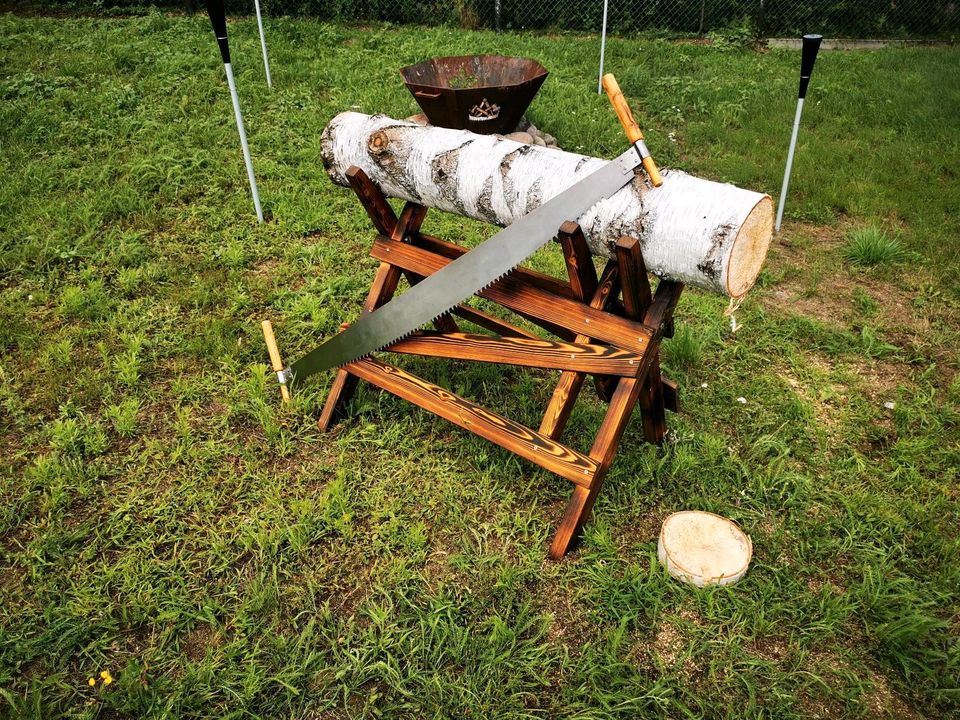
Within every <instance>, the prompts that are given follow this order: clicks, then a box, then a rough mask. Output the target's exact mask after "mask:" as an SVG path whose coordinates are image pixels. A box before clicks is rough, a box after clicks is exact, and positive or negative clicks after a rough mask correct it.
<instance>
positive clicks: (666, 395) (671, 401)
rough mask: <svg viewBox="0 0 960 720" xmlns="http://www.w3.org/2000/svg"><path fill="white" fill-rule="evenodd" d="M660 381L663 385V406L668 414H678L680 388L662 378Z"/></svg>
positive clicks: (671, 381)
mask: <svg viewBox="0 0 960 720" xmlns="http://www.w3.org/2000/svg"><path fill="white" fill-rule="evenodd" d="M660 381H661V382H662V383H663V406H664V407H665V408H666V409H667V410H669V411H670V412H680V386H679V385H677V383H675V382H674V381H673V380H670V379H669V378H665V377H663V376H661V377H660Z"/></svg>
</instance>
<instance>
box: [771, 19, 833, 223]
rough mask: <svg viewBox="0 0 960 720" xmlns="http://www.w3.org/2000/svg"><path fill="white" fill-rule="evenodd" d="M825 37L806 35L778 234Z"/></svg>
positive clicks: (778, 220)
mask: <svg viewBox="0 0 960 720" xmlns="http://www.w3.org/2000/svg"><path fill="white" fill-rule="evenodd" d="M822 40H823V35H804V36H803V53H802V56H801V58H800V92H799V94H798V98H797V114H796V115H795V116H794V118H793V134H792V135H791V137H790V150H789V151H788V152H787V168H786V170H785V171H784V173H783V189H782V190H781V191H780V202H779V204H778V207H777V232H780V223H781V222H782V221H783V206H784V204H785V203H786V200H787V188H788V187H789V186H790V170H791V169H793V153H794V150H796V147H797V133H798V132H799V131H800V115H801V114H802V113H803V100H804V98H805V97H806V96H807V85H809V84H810V76H811V75H812V74H813V64H814V63H815V62H816V61H817V51H818V50H819V49H820V42H821V41H822Z"/></svg>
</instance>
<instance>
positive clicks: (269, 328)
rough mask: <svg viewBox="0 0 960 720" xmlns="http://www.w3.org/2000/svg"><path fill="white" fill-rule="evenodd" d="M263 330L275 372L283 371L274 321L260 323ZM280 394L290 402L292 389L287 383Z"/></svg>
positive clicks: (282, 386) (281, 388)
mask: <svg viewBox="0 0 960 720" xmlns="http://www.w3.org/2000/svg"><path fill="white" fill-rule="evenodd" d="M260 328H261V329H262V330H263V339H264V342H266V343H267V352H268V353H269V354H270V366H271V367H272V368H273V371H274V372H275V373H278V372H282V371H283V360H282V359H281V358H280V348H278V347H277V338H276V337H275V336H274V334H273V323H271V322H270V321H269V320H264V321H263V322H262V323H260ZM280 395H281V396H282V397H283V401H284V402H285V403H287V402H290V389H289V388H288V387H287V386H286V385H281V386H280Z"/></svg>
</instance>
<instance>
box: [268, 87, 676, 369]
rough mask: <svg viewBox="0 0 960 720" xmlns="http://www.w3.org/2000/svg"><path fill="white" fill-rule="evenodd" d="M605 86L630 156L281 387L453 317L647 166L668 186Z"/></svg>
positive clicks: (350, 333) (435, 279) (368, 321)
mask: <svg viewBox="0 0 960 720" xmlns="http://www.w3.org/2000/svg"><path fill="white" fill-rule="evenodd" d="M604 87H605V89H606V90H607V94H608V95H609V96H610V102H611V103H612V104H613V107H614V110H615V111H616V113H617V117H618V118H619V119H620V122H621V123H622V124H623V127H624V129H625V130H626V132H627V138H628V139H629V140H630V142H631V147H630V149H629V150H627V151H626V152H624V153H623V154H622V155H620V157H618V158H616V159H614V160H612V161H610V162H609V163H607V164H606V165H604V166H603V167H602V168H600V169H599V170H597V171H596V172H594V173H591V174H590V175H589V176H587V177H586V178H584V179H583V180H581V181H580V182H578V183H576V184H575V185H573V186H571V187H569V188H567V189H566V190H564V191H563V192H562V193H560V194H559V195H557V196H556V197H553V198H551V199H550V200H549V201H548V202H545V203H544V204H543V205H541V206H540V207H538V208H536V209H535V210H532V211H531V212H529V213H527V214H526V215H524V216H523V217H521V218H520V219H519V220H517V221H516V222H514V223H513V224H511V225H510V226H508V227H506V228H504V229H503V230H501V231H500V232H498V233H497V234H496V235H494V236H493V237H491V238H490V239H488V240H487V241H486V242H484V243H482V244H480V245H479V246H477V247H476V248H474V249H473V250H471V251H470V252H468V253H465V254H464V255H461V256H460V257H459V258H457V259H456V260H454V261H453V262H451V263H449V264H448V265H446V266H445V267H443V268H442V269H441V270H438V271H437V272H435V273H434V274H432V275H429V276H427V277H426V278H424V279H423V280H421V281H420V282H418V283H417V284H416V285H414V286H413V287H411V288H410V289H409V290H407V292H405V293H403V294H402V295H399V296H397V297H395V298H394V299H393V300H391V301H390V302H388V303H386V304H385V305H382V306H381V307H380V308H378V309H377V310H375V311H374V312H372V313H369V314H366V315H363V316H362V317H360V318H359V319H358V320H357V321H356V322H355V323H353V324H352V325H350V326H349V327H347V329H346V330H344V331H343V332H341V333H340V334H338V335H335V336H334V337H332V338H331V339H330V340H328V341H327V342H325V343H324V344H323V345H321V346H320V347H318V348H316V349H315V350H313V351H312V352H310V353H307V354H306V355H305V356H304V357H302V358H300V359H299V360H297V361H296V362H295V363H293V364H292V365H291V366H290V367H289V368H284V369H282V370H280V371H279V372H278V373H277V376H278V378H279V379H280V382H281V384H285V385H290V384H292V383H294V382H297V383H299V382H302V381H303V380H304V379H305V378H306V377H308V376H310V375H313V374H314V373H318V372H321V371H323V370H328V369H330V368H333V367H337V366H340V365H345V364H347V363H349V362H351V361H352V360H356V359H358V358H362V357H364V356H366V355H369V354H370V353H372V352H375V351H377V350H381V349H383V348H385V347H387V346H388V345H391V344H393V343H394V342H396V341H397V340H400V339H402V338H404V337H406V336H407V335H409V334H410V333H412V332H414V331H416V330H417V329H418V328H420V327H421V326H423V325H426V324H427V323H429V322H430V321H431V320H435V319H436V318H438V317H440V316H441V315H445V314H446V313H447V312H449V311H450V310H451V309H452V308H454V307H456V306H457V305H459V304H460V303H461V302H463V301H464V300H466V299H467V298H469V297H471V296H473V295H474V294H475V293H477V292H479V291H480V290H483V289H484V288H486V287H487V286H489V285H491V284H493V283H494V282H496V281H497V280H499V279H500V278H501V277H503V276H504V275H506V274H507V273H508V272H510V271H511V270H513V269H514V268H515V267H517V266H518V265H519V264H520V263H521V262H523V261H524V260H526V259H527V258H528V257H530V256H531V255H532V254H533V253H534V252H536V251H537V250H538V249H539V248H540V247H542V246H543V245H546V244H547V243H548V242H549V241H550V240H551V239H552V238H553V237H554V236H555V235H556V231H557V228H558V227H560V225H562V224H563V223H564V222H565V221H567V220H570V219H571V218H578V217H580V215H582V214H583V213H585V212H586V211H587V210H589V209H590V208H591V207H593V206H594V205H595V204H596V203H598V202H599V201H600V200H602V199H604V198H606V197H609V196H610V195H613V194H614V193H615V192H617V191H618V190H619V189H620V188H622V187H623V186H624V185H626V184H627V183H628V182H630V181H631V180H632V179H633V177H634V170H635V169H636V168H637V166H639V165H641V164H642V165H643V166H644V168H645V169H646V170H647V174H648V175H649V177H650V181H651V183H652V184H653V185H654V186H655V187H656V186H659V185H661V184H662V182H663V181H662V179H661V177H660V173H659V171H658V170H657V166H656V164H655V163H654V162H653V158H652V157H650V152H649V150H647V146H646V144H645V143H644V142H643V134H642V133H641V132H640V128H639V127H638V126H637V123H636V121H634V119H633V115H632V113H631V112H630V107H629V106H628V105H627V103H626V100H624V98H623V93H621V92H620V88H619V87H618V86H617V82H616V80H615V79H614V77H613V75H606V76H604Z"/></svg>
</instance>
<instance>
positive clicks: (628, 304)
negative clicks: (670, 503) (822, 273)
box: [550, 238, 683, 560]
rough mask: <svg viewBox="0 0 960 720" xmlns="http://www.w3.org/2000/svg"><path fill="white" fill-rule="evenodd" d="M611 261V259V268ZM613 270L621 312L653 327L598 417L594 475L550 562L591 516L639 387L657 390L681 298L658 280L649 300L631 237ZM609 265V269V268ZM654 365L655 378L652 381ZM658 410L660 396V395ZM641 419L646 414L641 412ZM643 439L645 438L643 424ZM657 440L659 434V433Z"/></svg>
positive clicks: (579, 494) (568, 515) (581, 490)
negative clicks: (632, 369) (639, 363)
mask: <svg viewBox="0 0 960 720" xmlns="http://www.w3.org/2000/svg"><path fill="white" fill-rule="evenodd" d="M612 264H613V261H611V265H612ZM616 266H617V268H618V269H619V272H620V285H621V288H622V294H623V307H624V312H625V314H626V315H627V316H628V317H631V318H634V319H636V318H640V317H642V318H643V322H644V324H645V325H647V326H648V327H651V328H654V329H655V332H654V335H653V337H652V338H651V341H650V345H649V347H648V349H647V353H646V355H645V358H644V367H642V368H641V371H640V373H639V374H638V376H637V377H636V378H621V379H620V381H619V382H618V383H617V385H616V389H615V390H614V392H613V396H612V397H611V399H610V405H609V407H608V408H607V413H606V415H605V416H604V418H603V422H602V423H601V425H600V429H599V431H598V432H597V437H596V439H595V440H594V442H593V447H592V448H591V449H590V457H591V458H592V459H594V460H596V461H597V462H598V463H599V467H598V469H597V472H596V474H595V475H594V477H593V481H592V482H591V484H590V486H589V487H586V488H585V487H577V488H575V489H574V492H573V496H572V497H571V498H570V501H569V502H568V503H567V508H566V510H565V512H564V514H563V518H562V519H561V521H560V525H559V526H558V527H557V532H556V534H555V535H554V538H553V542H552V543H551V545H550V557H551V558H553V559H554V560H559V559H560V558H562V557H563V556H564V555H565V554H566V553H567V551H568V550H569V549H570V548H571V546H572V545H573V544H574V543H575V542H576V541H577V540H578V539H579V537H580V533H581V531H582V529H583V524H584V523H585V522H586V520H587V518H588V517H589V516H590V512H591V511H592V510H593V505H594V503H595V502H596V500H597V496H598V495H599V494H600V489H601V487H602V486H603V481H604V479H605V477H606V474H607V471H608V470H609V469H610V465H611V463H612V462H613V458H614V456H615V455H616V451H617V446H618V445H619V443H620V439H621V438H622V437H623V432H624V430H625V429H626V427H627V423H628V422H629V420H630V415H631V413H632V412H633V408H634V407H635V406H636V405H637V403H638V402H643V401H642V400H641V398H642V396H643V393H644V389H645V388H648V387H649V385H650V384H651V383H654V382H655V386H656V387H657V388H660V387H661V384H662V383H661V380H660V376H659V365H658V364H657V363H658V355H659V347H660V339H661V337H662V336H663V331H664V329H665V328H666V326H667V325H668V323H669V319H670V318H671V317H672V313H673V308H674V307H675V306H676V304H677V301H678V300H679V299H680V292H681V291H682V289H683V285H682V284H680V283H675V282H670V281H663V282H661V283H660V286H659V287H658V288H657V296H656V298H651V294H650V285H649V281H648V279H647V273H646V269H645V267H644V265H643V258H642V256H641V253H640V247H639V243H638V241H637V240H636V239H633V238H623V239H622V240H621V241H620V242H619V243H618V244H617V261H616ZM608 267H609V266H608ZM655 366H656V371H657V375H656V377H655V378H651V377H650V376H651V374H652V372H653V371H654V368H655ZM648 399H649V402H650V403H654V402H656V399H655V398H654V397H653V396H652V394H649V395H648ZM659 402H660V407H661V412H662V407H663V405H662V402H663V395H662V392H661V393H660V395H659ZM642 414H643V415H644V416H645V417H646V416H647V415H648V412H646V411H645V412H643V413H642ZM644 435H645V436H646V437H647V438H648V439H649V436H647V432H646V423H645V426H644ZM660 439H662V434H661V435H660Z"/></svg>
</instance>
